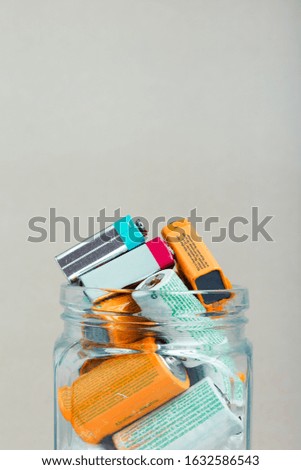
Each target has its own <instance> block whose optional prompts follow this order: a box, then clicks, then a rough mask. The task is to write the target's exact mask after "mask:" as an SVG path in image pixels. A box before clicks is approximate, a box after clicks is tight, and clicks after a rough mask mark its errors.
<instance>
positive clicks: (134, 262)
mask: <svg viewBox="0 0 301 470" xmlns="http://www.w3.org/2000/svg"><path fill="white" fill-rule="evenodd" d="M173 265H174V259H173V257H172V255H171V253H170V250H169V248H168V246H167V244H166V243H165V242H164V241H163V240H161V239H160V238H154V239H153V240H150V241H149V242H147V243H145V244H143V245H141V246H139V247H138V248H135V249H133V250H131V251H128V252H127V253H125V254H124V255H121V256H119V257H118V258H115V259H113V260H112V261H109V262H108V263H106V264H103V265H102V266H99V267H98V268H95V269H92V270H91V271H89V272H87V273H84V274H82V275H81V276H79V279H80V282H81V284H82V285H83V286H85V287H87V289H85V292H86V295H87V296H88V297H89V299H90V300H92V301H95V300H96V299H97V298H98V297H100V296H101V295H104V294H107V292H105V291H104V290H101V289H105V288H114V289H121V288H123V287H126V286H129V285H131V284H134V283H136V282H139V281H141V280H142V279H145V278H146V277H148V276H150V275H151V274H154V273H156V272H157V271H159V270H160V269H164V268H167V267H170V266H173Z"/></svg>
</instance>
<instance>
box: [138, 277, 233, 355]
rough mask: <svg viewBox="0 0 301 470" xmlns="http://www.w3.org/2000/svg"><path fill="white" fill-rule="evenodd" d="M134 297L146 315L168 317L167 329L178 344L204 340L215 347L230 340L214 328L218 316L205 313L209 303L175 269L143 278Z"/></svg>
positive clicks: (151, 318) (155, 318) (195, 342)
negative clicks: (205, 303)
mask: <svg viewBox="0 0 301 470" xmlns="http://www.w3.org/2000/svg"><path fill="white" fill-rule="evenodd" d="M132 297H133V299H134V300H135V302H136V303H137V304H138V305H139V307H140V308H141V310H142V315H143V316H144V317H145V318H149V319H150V320H152V321H158V322H162V321H163V322H164V321H166V323H167V324H166V327H165V330H166V331H167V332H168V334H169V335H170V338H171V340H172V341H175V342H176V343H178V344H179V343H185V342H186V343H189V345H200V344H204V345H206V346H207V347H208V349H211V348H212V346H213V345H216V344H224V343H226V342H227V339H226V337H225V336H224V335H223V334H221V333H220V332H219V331H216V330H215V329H214V323H213V322H214V320H212V319H211V318H207V317H205V316H204V315H202V314H203V313H205V312H206V309H205V307H204V306H203V305H202V304H201V302H200V301H199V300H198V299H197V298H196V297H195V295H194V294H193V293H191V292H190V291H189V290H188V289H187V287H186V286H185V284H184V283H183V282H182V280H181V279H180V278H179V276H178V275H177V274H176V273H175V271H173V270H172V269H165V270H163V271H160V272H159V273H157V274H154V275H152V276H150V277H149V278H147V279H146V280H144V281H143V282H141V283H140V284H139V286H138V287H137V288H136V290H135V291H134V292H133V293H132ZM173 324H174V325H173Z"/></svg>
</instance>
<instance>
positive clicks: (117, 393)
mask: <svg viewBox="0 0 301 470" xmlns="http://www.w3.org/2000/svg"><path fill="white" fill-rule="evenodd" d="M188 387H189V378H188V375H187V372H186V370H185V368H184V366H183V365H182V364H181V362H180V361H178V360H177V359H175V358H172V357H170V358H166V359H164V358H163V357H161V356H159V355H158V354H156V353H148V354H143V353H140V354H129V355H124V356H116V357H113V358H110V359H107V360H105V361H104V362H102V363H101V364H99V365H98V366H96V367H95V368H93V369H92V370H91V371H90V372H87V373H86V374H84V375H82V376H81V377H79V378H78V379H76V380H75V381H74V382H73V384H72V385H71V387H61V388H60V389H59V390H58V402H59V407H60V410H61V412H62V414H63V416H64V417H65V418H66V419H67V420H69V421H71V424H72V426H73V428H74V430H75V432H76V433H77V434H78V435H79V436H80V437H81V439H82V440H84V441H85V442H88V443H90V444H97V443H99V442H100V441H101V440H102V439H103V438H104V437H105V436H108V435H110V434H113V433H115V432H116V431H118V430H120V429H122V428H123V427H125V426H127V425H128V424H130V423H132V422H133V421H135V420H137V419H139V418H140V417H142V416H144V415H145V414H147V413H149V412H150V411H152V410H154V409H156V408H158V407H159V406H161V405H163V404H164V403H166V402H167V401H168V400H170V399H171V398H173V397H175V396H177V395H179V394H180V393H182V392H184V391H185V390H187V389H188Z"/></svg>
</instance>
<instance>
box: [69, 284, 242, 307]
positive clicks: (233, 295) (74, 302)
mask: <svg viewBox="0 0 301 470" xmlns="http://www.w3.org/2000/svg"><path fill="white" fill-rule="evenodd" d="M91 289H92V290H93V292H95V291H99V292H101V293H102V295H103V291H104V290H105V289H104V288H95V287H87V286H78V285H74V284H68V283H67V282H65V283H63V284H62V285H61V295H60V303H61V305H63V306H64V307H65V308H67V309H68V310H69V311H70V310H71V311H74V312H86V311H87V310H89V309H90V308H91V307H93V302H91V300H90V299H89V298H88V296H87V292H89V290H91ZM112 290H113V289H108V294H109V293H110V291H112ZM118 291H120V293H121V291H124V293H130V292H134V289H118ZM139 292H141V293H143V292H145V293H148V294H149V293H150V290H149V289H141V290H140V289H139ZM161 292H162V291H161ZM164 293H165V294H166V293H168V295H170V296H175V297H176V296H178V295H181V296H189V295H190V296H191V295H199V294H200V295H208V294H209V295H213V294H221V293H223V294H226V295H227V294H228V296H229V298H228V299H225V300H226V302H225V305H227V306H228V307H229V309H228V310H227V313H229V311H230V312H231V313H236V312H241V311H244V310H247V309H248V307H249V296H248V289H247V288H246V287H243V286H241V285H238V284H234V285H233V287H232V288H231V289H207V290H204V289H202V290H185V291H168V292H167V291H164ZM219 303H220V302H216V304H219ZM222 311H223V309H222V310H221V309H219V313H221V312H222Z"/></svg>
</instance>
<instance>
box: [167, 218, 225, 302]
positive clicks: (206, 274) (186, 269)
mask: <svg viewBox="0 0 301 470" xmlns="http://www.w3.org/2000/svg"><path fill="white" fill-rule="evenodd" d="M162 235H163V237H164V238H165V240H166V241H167V243H168V244H169V246H170V247H171V249H172V250H173V251H174V254H175V257H176V261H177V266H178V269H179V270H180V271H181V272H182V274H183V275H184V276H185V278H186V280H187V281H188V282H189V284H190V286H191V287H192V288H193V289H194V290H224V289H231V288H232V285H231V283H230V281H229V279H227V278H226V276H225V275H224V273H223V271H222V269H221V267H220V265H219V264H218V262H217V261H216V259H215V258H214V257H213V255H212V253H211V252H210V251H209V249H208V248H207V246H206V245H205V243H204V242H203V240H202V239H201V238H200V237H199V236H198V235H197V233H196V231H195V230H194V228H193V227H192V225H191V223H190V222H189V221H188V220H187V219H180V220H176V221H175V222H172V223H171V224H170V225H167V226H166V227H164V228H163V229H162ZM229 297H231V294H230V293H229V292H218V293H217V292H216V293H209V294H204V295H201V294H198V298H199V300H200V301H201V302H202V304H203V305H204V306H205V307H206V309H207V310H209V311H212V310H215V309H216V307H217V306H218V305H221V304H222V303H224V302H225V301H226V300H227V299H228V298H229Z"/></svg>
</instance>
